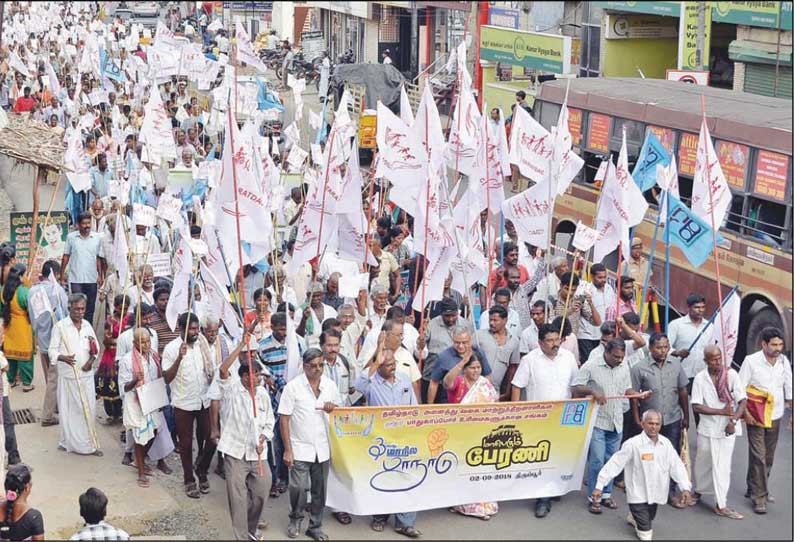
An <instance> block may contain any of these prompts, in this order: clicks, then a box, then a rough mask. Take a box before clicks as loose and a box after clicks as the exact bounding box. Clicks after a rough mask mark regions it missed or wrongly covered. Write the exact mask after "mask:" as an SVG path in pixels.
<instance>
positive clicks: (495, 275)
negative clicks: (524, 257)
mask: <svg viewBox="0 0 794 542" xmlns="http://www.w3.org/2000/svg"><path fill="white" fill-rule="evenodd" d="M516 267H518V273H519V275H520V279H519V280H520V281H521V284H524V283H525V282H526V281H528V280H529V271H527V268H526V267H524V266H523V265H521V264H518V265H517V266H516ZM488 284H489V285H490V288H491V295H493V293H494V291H496V289H497V288H507V281H506V280H505V277H504V270H503V269H502V268H501V267H500V268H499V269H494V270H493V271H491V276H490V277H489V278H488Z"/></svg>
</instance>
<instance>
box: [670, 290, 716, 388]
mask: <svg viewBox="0 0 794 542" xmlns="http://www.w3.org/2000/svg"><path fill="white" fill-rule="evenodd" d="M686 305H687V307H688V308H689V313H688V314H686V315H685V316H682V317H681V318H676V319H675V320H673V321H672V322H670V325H669V326H668V328H667V336H668V338H669V339H670V348H672V352H670V355H671V356H675V357H677V358H681V365H682V366H683V367H684V372H685V373H686V376H687V378H688V379H689V387H688V388H687V391H689V392H690V393H691V391H692V381H693V380H694V378H695V375H696V374H698V373H699V372H700V371H702V370H703V369H705V368H706V364H705V363H704V361H703V349H704V348H705V347H706V345H709V344H712V343H713V342H714V341H712V338H711V337H712V333H713V329H714V328H713V327H709V323H708V321H707V320H706V319H705V318H703V314H704V313H705V312H706V298H705V297H703V296H702V295H700V294H689V296H688V297H687V298H686ZM707 327H708V329H706V328H707ZM704 329H705V331H703V330H704ZM701 331H703V335H701V337H700V339H698V341H697V342H696V343H694V346H692V343H693V342H694V341H695V339H696V338H697V336H698V335H700V332H701ZM690 347H691V348H692V350H689V348H690Z"/></svg>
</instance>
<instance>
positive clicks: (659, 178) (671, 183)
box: [656, 156, 684, 224]
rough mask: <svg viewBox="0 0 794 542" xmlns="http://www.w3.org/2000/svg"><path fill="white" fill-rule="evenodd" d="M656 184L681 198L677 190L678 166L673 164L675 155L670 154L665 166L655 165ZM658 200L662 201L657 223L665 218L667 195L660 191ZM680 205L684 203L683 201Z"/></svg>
mask: <svg viewBox="0 0 794 542" xmlns="http://www.w3.org/2000/svg"><path fill="white" fill-rule="evenodd" d="M656 184H658V185H659V187H660V188H661V189H662V190H664V191H665V192H667V193H669V194H670V195H671V196H673V197H674V198H676V199H677V200H679V201H680V200H681V195H680V194H679V192H678V168H677V167H676V164H675V156H672V158H671V160H670V164H669V165H668V166H667V167H665V166H663V165H661V164H657V165H656ZM659 200H660V201H661V202H662V205H661V207H660V209H659V213H660V215H661V216H660V217H659V223H660V224H664V223H665V221H666V220H667V195H666V194H665V193H664V192H662V193H661V194H660V195H659ZM681 205H684V202H683V201H682V202H681Z"/></svg>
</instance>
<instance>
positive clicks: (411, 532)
mask: <svg viewBox="0 0 794 542" xmlns="http://www.w3.org/2000/svg"><path fill="white" fill-rule="evenodd" d="M356 389H357V390H358V391H359V392H361V393H362V394H364V397H366V400H367V404H368V405H370V406H401V405H416V404H418V403H417V401H416V395H415V394H414V391H413V387H412V385H411V381H410V380H409V379H408V377H406V376H405V375H404V374H400V373H398V372H397V362H396V360H395V359H394V351H393V350H389V349H386V348H384V349H381V350H380V351H379V352H378V354H377V355H376V356H375V358H374V359H373V360H372V362H371V363H370V364H369V367H368V368H367V370H366V371H365V372H363V373H362V374H360V375H359V377H358V378H357V379H356ZM388 521H389V514H383V515H377V516H375V517H373V519H372V525H371V527H372V530H373V531H376V532H382V531H383V529H384V528H385V526H386V522H388ZM394 530H395V532H397V533H398V534H401V535H404V536H407V537H409V538H418V537H419V536H421V535H422V533H421V532H419V531H418V530H417V529H416V512H404V513H400V514H395V515H394Z"/></svg>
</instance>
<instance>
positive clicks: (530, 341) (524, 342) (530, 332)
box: [518, 321, 538, 354]
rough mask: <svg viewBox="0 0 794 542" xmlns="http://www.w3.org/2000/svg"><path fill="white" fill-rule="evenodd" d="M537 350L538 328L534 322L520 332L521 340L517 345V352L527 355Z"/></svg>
mask: <svg viewBox="0 0 794 542" xmlns="http://www.w3.org/2000/svg"><path fill="white" fill-rule="evenodd" d="M536 348H538V326H537V325H536V324H535V322H534V321H531V322H530V323H529V325H528V326H527V327H526V329H524V331H522V332H521V339H520V340H519V343H518V351H519V352H521V353H525V354H528V353H529V352H532V351H533V350H535V349H536Z"/></svg>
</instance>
